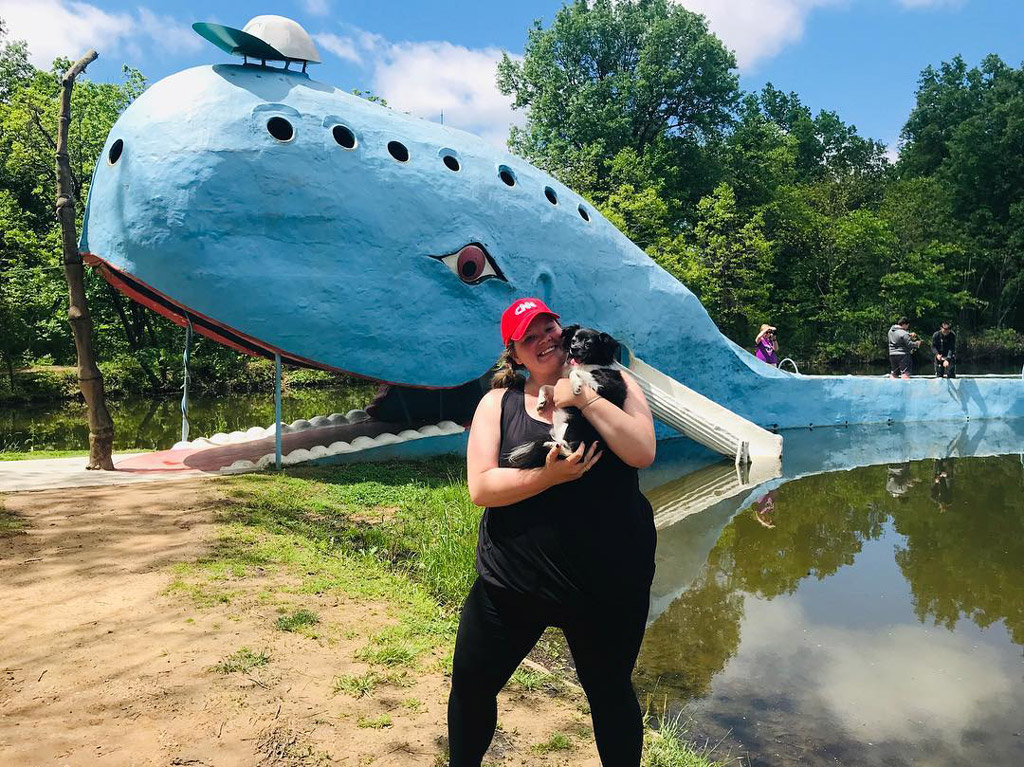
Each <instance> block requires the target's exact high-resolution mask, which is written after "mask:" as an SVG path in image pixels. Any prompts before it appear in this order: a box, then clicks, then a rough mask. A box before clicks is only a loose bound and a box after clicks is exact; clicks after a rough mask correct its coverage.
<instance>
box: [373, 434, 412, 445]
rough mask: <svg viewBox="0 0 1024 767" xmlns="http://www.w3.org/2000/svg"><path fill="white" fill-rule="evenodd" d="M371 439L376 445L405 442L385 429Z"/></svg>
mask: <svg viewBox="0 0 1024 767" xmlns="http://www.w3.org/2000/svg"><path fill="white" fill-rule="evenodd" d="M373 441H374V442H376V443H377V444H378V445H394V444H395V443H396V442H405V440H404V439H402V438H401V437H398V436H395V435H394V434H392V433H391V432H389V431H386V432H384V433H383V434H378V435H377V436H376V437H374V438H373Z"/></svg>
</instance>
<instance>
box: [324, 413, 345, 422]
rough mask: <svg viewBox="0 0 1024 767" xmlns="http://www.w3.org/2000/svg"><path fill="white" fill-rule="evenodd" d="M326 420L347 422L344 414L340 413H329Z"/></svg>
mask: <svg viewBox="0 0 1024 767" xmlns="http://www.w3.org/2000/svg"><path fill="white" fill-rule="evenodd" d="M327 420H328V421H330V422H331V423H347V422H348V419H347V418H346V417H345V416H343V415H342V414H341V413H331V414H330V415H329V416H327Z"/></svg>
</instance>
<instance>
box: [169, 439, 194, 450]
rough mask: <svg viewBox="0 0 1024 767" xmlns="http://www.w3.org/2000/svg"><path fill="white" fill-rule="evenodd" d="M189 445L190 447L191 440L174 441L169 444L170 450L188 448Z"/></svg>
mask: <svg viewBox="0 0 1024 767" xmlns="http://www.w3.org/2000/svg"><path fill="white" fill-rule="evenodd" d="M190 447H192V443H191V442H188V441H185V442H175V443H174V444H173V445H171V450H188V449H189V448H190Z"/></svg>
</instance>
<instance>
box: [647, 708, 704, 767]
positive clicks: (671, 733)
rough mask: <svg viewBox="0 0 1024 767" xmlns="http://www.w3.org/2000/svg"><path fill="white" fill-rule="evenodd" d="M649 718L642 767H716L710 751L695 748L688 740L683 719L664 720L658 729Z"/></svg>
mask: <svg viewBox="0 0 1024 767" xmlns="http://www.w3.org/2000/svg"><path fill="white" fill-rule="evenodd" d="M653 723H654V722H653V720H652V719H651V717H650V715H648V717H647V725H648V726H647V727H646V728H645V730H644V753H643V758H642V759H641V761H640V765H641V767H716V765H717V764H718V763H717V762H716V761H714V760H712V759H711V752H710V750H708V749H703V750H699V749H696V748H694V747H693V746H691V745H690V744H689V742H687V740H686V726H685V724H684V723H683V721H682V718H681V717H674V718H670V719H662V720H661V721H660V722H658V728H657V729H652V728H651V726H650V725H652V724H653Z"/></svg>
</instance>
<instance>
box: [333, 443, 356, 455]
mask: <svg viewBox="0 0 1024 767" xmlns="http://www.w3.org/2000/svg"><path fill="white" fill-rule="evenodd" d="M358 450H359V448H357V447H352V445H350V444H349V443H348V442H332V443H331V447H330V451H331V455H340V454H341V453H355V452H357V451H358Z"/></svg>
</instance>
